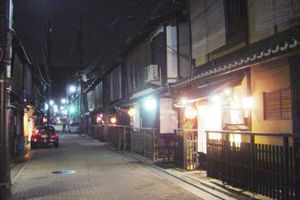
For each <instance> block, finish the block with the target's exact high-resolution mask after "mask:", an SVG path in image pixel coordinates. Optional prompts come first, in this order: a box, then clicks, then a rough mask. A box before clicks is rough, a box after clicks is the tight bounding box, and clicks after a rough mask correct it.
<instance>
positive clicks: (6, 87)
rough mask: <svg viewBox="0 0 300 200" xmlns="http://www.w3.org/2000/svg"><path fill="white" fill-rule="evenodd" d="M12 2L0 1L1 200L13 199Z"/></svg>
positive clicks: (9, 0)
mask: <svg viewBox="0 0 300 200" xmlns="http://www.w3.org/2000/svg"><path fill="white" fill-rule="evenodd" d="M11 8H12V1H11V0H0V49H1V56H0V199H4V200H6V199H11V181H10V149H9V124H10V121H9V119H10V110H9V107H8V105H9V101H10V87H11V86H10V78H11V74H10V72H11V43H12V42H11V35H10V33H9V29H10V27H11V22H12V21H11V20H12V10H11Z"/></svg>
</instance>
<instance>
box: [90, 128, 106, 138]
mask: <svg viewBox="0 0 300 200" xmlns="http://www.w3.org/2000/svg"><path fill="white" fill-rule="evenodd" d="M104 128H105V127H104V125H91V126H90V130H91V131H90V132H91V136H92V137H93V138H95V139H97V140H100V141H101V142H104V141H105V139H106V135H105V132H104Z"/></svg>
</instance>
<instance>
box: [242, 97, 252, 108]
mask: <svg viewBox="0 0 300 200" xmlns="http://www.w3.org/2000/svg"><path fill="white" fill-rule="evenodd" d="M242 103H243V108H244V109H252V108H253V99H252V97H244V98H243V102H242Z"/></svg>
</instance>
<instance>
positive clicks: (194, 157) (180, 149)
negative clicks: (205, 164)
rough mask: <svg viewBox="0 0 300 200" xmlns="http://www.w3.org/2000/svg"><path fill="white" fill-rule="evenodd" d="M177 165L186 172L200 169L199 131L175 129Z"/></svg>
mask: <svg viewBox="0 0 300 200" xmlns="http://www.w3.org/2000/svg"><path fill="white" fill-rule="evenodd" d="M174 131H175V142H176V148H175V165H176V166H177V167H180V168H183V169H185V170H194V169H197V168H198V137H197V135H198V132H197V129H175V130H174Z"/></svg>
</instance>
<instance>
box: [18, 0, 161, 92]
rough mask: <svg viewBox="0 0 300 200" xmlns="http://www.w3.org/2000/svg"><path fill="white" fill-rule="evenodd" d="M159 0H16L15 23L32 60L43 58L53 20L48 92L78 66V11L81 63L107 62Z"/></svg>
mask: <svg viewBox="0 0 300 200" xmlns="http://www.w3.org/2000/svg"><path fill="white" fill-rule="evenodd" d="M161 2H162V0H14V29H15V30H16V32H17V34H18V37H19V38H20V39H21V41H22V43H23V44H24V46H25V48H26V49H27V50H28V53H29V55H30V57H31V60H32V62H33V63H34V64H38V63H46V60H47V59H46V57H47V42H46V38H47V25H48V19H50V21H51V25H52V29H53V32H52V33H53V34H52V41H53V42H52V59H51V63H52V65H51V66H50V73H51V76H50V78H51V80H52V96H53V97H58V96H61V95H63V94H64V88H65V84H66V81H67V80H68V78H67V77H71V76H72V75H74V74H75V73H76V71H77V70H78V69H79V59H78V51H77V46H76V34H77V31H78V29H79V25H80V13H81V14H82V31H83V40H82V45H83V50H82V53H83V66H84V67H88V66H89V65H91V63H97V66H98V67H100V66H110V65H111V64H112V63H113V61H115V60H117V58H118V57H117V56H118V55H119V53H120V49H122V47H124V45H125V44H126V40H127V39H128V38H129V37H131V36H133V35H134V34H136V33H137V31H139V30H140V29H141V28H142V26H143V25H144V23H145V22H146V20H148V19H149V18H151V16H152V15H153V14H154V13H153V11H154V10H155V7H156V6H157V5H158V4H159V3H161Z"/></svg>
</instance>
